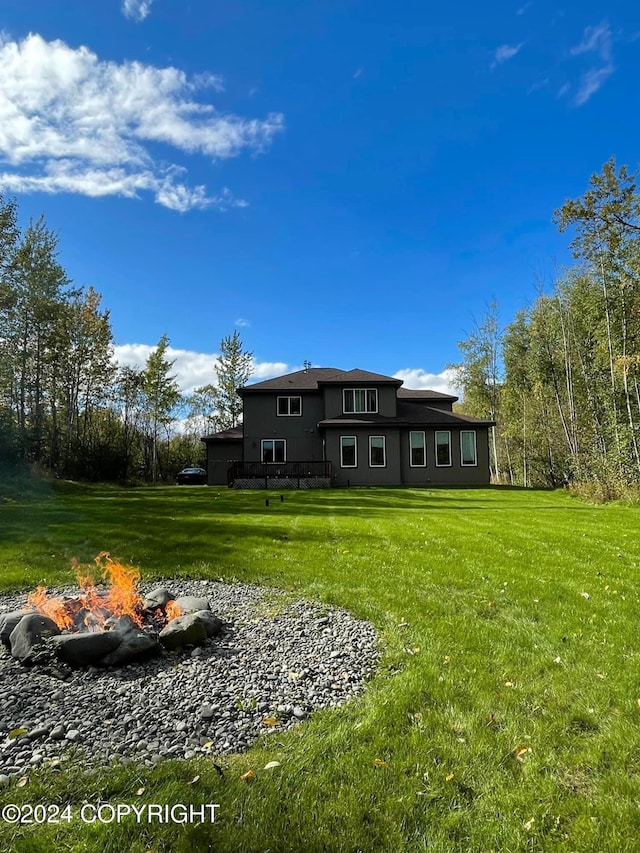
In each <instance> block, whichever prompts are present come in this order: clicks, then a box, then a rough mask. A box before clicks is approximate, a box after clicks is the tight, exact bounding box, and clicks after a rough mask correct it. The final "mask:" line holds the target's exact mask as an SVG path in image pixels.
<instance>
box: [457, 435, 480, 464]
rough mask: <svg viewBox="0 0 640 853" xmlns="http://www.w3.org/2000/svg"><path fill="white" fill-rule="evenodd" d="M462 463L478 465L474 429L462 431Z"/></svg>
mask: <svg viewBox="0 0 640 853" xmlns="http://www.w3.org/2000/svg"><path fill="white" fill-rule="evenodd" d="M460 462H461V463H462V464H463V465H477V464H478V453H477V450H476V431H475V430H474V429H462V430H460Z"/></svg>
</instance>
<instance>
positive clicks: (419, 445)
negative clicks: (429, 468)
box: [409, 432, 427, 468]
mask: <svg viewBox="0 0 640 853" xmlns="http://www.w3.org/2000/svg"><path fill="white" fill-rule="evenodd" d="M409 449H410V452H411V455H410V459H409V465H410V466H411V467H412V468H424V467H425V465H426V464H427V442H426V440H425V436H424V432H410V433H409Z"/></svg>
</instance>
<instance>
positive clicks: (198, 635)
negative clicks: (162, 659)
mask: <svg viewBox="0 0 640 853" xmlns="http://www.w3.org/2000/svg"><path fill="white" fill-rule="evenodd" d="M206 640H207V629H206V627H205V624H204V622H203V621H202V620H201V619H200V618H199V617H198V613H188V614H186V615H185V616H178V617H177V618H176V619H172V620H171V622H169V624H168V625H167V626H166V627H165V628H163V629H162V631H160V642H161V643H162V645H163V646H164V647H165V649H169V650H170V651H172V650H175V649H183V648H184V647H185V646H197V645H199V644H200V643H204V642H206Z"/></svg>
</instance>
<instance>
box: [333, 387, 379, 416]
mask: <svg viewBox="0 0 640 853" xmlns="http://www.w3.org/2000/svg"><path fill="white" fill-rule="evenodd" d="M342 400H343V406H342V411H343V412H344V414H345V415H350V414H365V413H368V414H371V413H375V412H377V411H378V389H377V388H345V389H344V391H343V392H342Z"/></svg>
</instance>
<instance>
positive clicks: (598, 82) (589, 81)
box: [574, 65, 614, 107]
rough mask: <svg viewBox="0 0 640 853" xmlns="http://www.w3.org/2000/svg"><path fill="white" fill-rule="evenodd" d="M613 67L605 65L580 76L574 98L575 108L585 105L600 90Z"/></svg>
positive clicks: (611, 72)
mask: <svg viewBox="0 0 640 853" xmlns="http://www.w3.org/2000/svg"><path fill="white" fill-rule="evenodd" d="M613 71H614V69H613V66H611V65H606V66H604V67H603V68H591V69H590V70H589V71H587V73H586V74H583V75H582V78H581V80H580V85H579V86H578V91H577V92H576V96H575V98H574V104H575V106H576V107H581V106H582V105H583V104H586V103H587V101H588V100H589V98H590V97H591V96H592V95H595V93H596V92H597V91H598V89H600V88H601V87H602V86H603V84H604V83H605V82H606V80H607V79H608V78H609V77H610V76H611V75H612V74H613Z"/></svg>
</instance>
